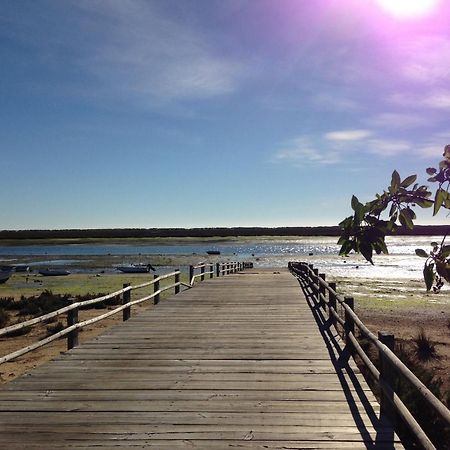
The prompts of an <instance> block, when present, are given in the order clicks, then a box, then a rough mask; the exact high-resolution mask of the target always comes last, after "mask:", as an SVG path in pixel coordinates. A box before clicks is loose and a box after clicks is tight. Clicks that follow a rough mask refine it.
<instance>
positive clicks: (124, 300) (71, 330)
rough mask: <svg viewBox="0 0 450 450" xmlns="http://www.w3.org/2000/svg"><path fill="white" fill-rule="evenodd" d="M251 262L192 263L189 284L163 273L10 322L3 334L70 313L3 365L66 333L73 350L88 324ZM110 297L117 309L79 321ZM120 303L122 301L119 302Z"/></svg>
mask: <svg viewBox="0 0 450 450" xmlns="http://www.w3.org/2000/svg"><path fill="white" fill-rule="evenodd" d="M251 266H252V264H251V263H243V262H226V263H217V264H216V271H214V265H213V264H206V263H202V264H199V265H196V266H190V268H189V283H184V282H182V281H180V270H178V269H177V270H175V271H174V272H171V273H167V274H164V275H155V276H154V278H153V279H152V280H150V281H147V282H145V283H142V284H138V285H135V286H131V285H130V284H128V283H126V284H124V285H123V288H122V289H120V290H118V291H115V292H112V293H111V294H108V295H104V296H102V297H97V298H93V299H91V300H85V301H82V302H75V301H74V302H72V304H70V305H68V306H65V307H64V308H60V309H58V310H55V311H52V312H50V313H48V314H44V315H42V316H39V317H35V318H34V319H30V320H26V321H24V322H20V323H18V324H15V325H10V326H8V327H5V328H1V329H0V337H2V336H7V335H8V334H11V333H14V332H17V331H19V330H23V329H24V328H28V327H31V326H34V325H37V324H40V323H43V322H47V321H49V320H50V319H53V318H55V317H58V316H61V315H63V314H65V315H66V316H67V326H66V327H65V328H64V329H63V330H61V331H59V332H57V333H55V334H53V335H51V336H48V337H46V338H44V339H42V340H40V341H38V342H35V343H33V344H31V345H28V346H27V347H23V348H21V349H19V350H16V351H15V352H12V353H9V354H8V355H5V356H3V357H0V364H3V363H6V362H8V361H11V360H13V359H15V358H18V357H19V356H22V355H25V354H26V353H29V352H31V351H33V350H36V349H38V348H40V347H43V346H44V345H47V344H50V343H51V342H53V341H55V340H57V339H60V338H62V337H64V336H67V348H68V349H69V350H70V349H71V348H73V347H76V346H77V345H78V334H79V331H80V330H81V329H82V328H84V327H86V326H88V325H92V324H94V323H96V322H99V321H101V320H103V319H106V318H108V317H111V316H113V315H114V314H117V313H119V312H121V311H122V318H123V320H124V321H125V320H128V319H129V318H130V317H131V307H132V306H134V305H137V304H139V303H143V302H146V301H149V300H151V299H153V303H154V304H155V305H157V304H158V303H159V301H160V296H161V293H163V292H165V291H167V290H170V289H174V290H175V294H178V293H179V292H180V289H181V287H182V286H183V287H185V288H188V289H190V288H192V287H193V286H194V282H195V280H196V279H197V278H200V280H201V281H203V280H204V279H205V276H206V275H209V276H210V278H213V276H214V274H216V276H224V275H227V274H230V273H236V272H238V271H241V270H243V269H244V268H249V267H251ZM206 268H209V269H210V270H208V271H206ZM198 270H200V273H197V274H195V272H196V271H198ZM171 278H173V283H171V284H169V285H168V286H164V287H161V286H160V282H161V281H163V280H166V279H171ZM152 285H153V293H152V294H150V295H146V296H144V297H141V298H139V299H137V300H133V301H131V292H132V291H134V290H139V289H143V288H145V287H149V286H152ZM111 299H117V300H120V303H121V305H120V306H117V307H116V308H114V309H112V310H110V311H108V312H106V313H104V314H101V315H99V316H96V317H93V318H91V319H88V320H84V321H82V322H80V321H79V320H78V312H79V310H80V309H82V308H85V307H87V306H90V305H96V304H99V303H102V302H105V301H107V300H111ZM118 303H119V302H118Z"/></svg>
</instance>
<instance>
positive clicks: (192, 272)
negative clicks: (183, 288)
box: [189, 266, 194, 284]
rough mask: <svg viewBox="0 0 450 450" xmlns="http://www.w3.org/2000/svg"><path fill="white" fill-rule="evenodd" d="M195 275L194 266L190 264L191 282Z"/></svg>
mask: <svg viewBox="0 0 450 450" xmlns="http://www.w3.org/2000/svg"><path fill="white" fill-rule="evenodd" d="M193 276H194V266H189V284H191V283H192V278H193Z"/></svg>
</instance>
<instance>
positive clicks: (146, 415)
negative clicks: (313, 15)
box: [0, 270, 402, 450]
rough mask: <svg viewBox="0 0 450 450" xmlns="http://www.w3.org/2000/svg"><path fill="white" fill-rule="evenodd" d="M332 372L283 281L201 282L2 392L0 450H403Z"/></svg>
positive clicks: (344, 377) (262, 276)
mask: <svg viewBox="0 0 450 450" xmlns="http://www.w3.org/2000/svg"><path fill="white" fill-rule="evenodd" d="M82 339H83V338H82V335H81V340H82ZM343 361H344V362H338V361H336V353H335V352H333V351H332V350H331V346H330V344H329V338H328V337H327V336H326V333H323V332H322V333H321V331H320V329H319V327H318V325H317V323H316V321H315V319H314V318H313V314H312V313H311V309H310V307H309V306H308V304H307V302H306V301H305V299H304V297H303V295H302V294H301V291H300V289H299V286H298V283H297V281H296V280H295V278H294V277H293V276H292V275H290V274H289V273H288V272H287V271H281V273H276V272H272V271H263V272H261V271H257V270H248V271H245V272H243V273H240V274H235V275H230V276H227V277H223V278H216V279H213V280H208V281H206V282H204V283H202V284H199V285H198V286H196V287H195V288H194V289H191V290H189V291H186V292H183V293H182V294H179V295H177V296H173V297H170V298H169V299H165V300H163V301H162V302H161V303H160V304H159V305H157V306H156V307H155V308H152V309H149V310H148V311H146V312H144V313H143V314H141V315H140V316H139V317H136V318H132V319H130V320H129V321H128V322H125V323H123V324H120V325H118V326H116V327H114V328H113V329H111V330H109V331H108V332H106V333H105V334H104V335H102V336H100V337H98V338H97V339H95V341H93V342H90V343H83V344H82V345H81V346H80V347H78V348H76V349H74V350H71V351H69V352H67V353H65V354H64V355H61V356H60V357H58V358H57V359H56V360H54V361H52V362H51V363H49V364H47V365H45V366H43V367H41V368H39V369H37V370H35V371H34V372H33V373H31V374H30V375H28V376H24V377H22V378H20V379H18V380H16V381H13V382H11V383H10V384H8V385H6V386H5V387H4V388H3V390H1V391H0V448H5V449H17V448H23V449H30V448H68V447H77V448H94V447H96V446H98V447H102V448H116V447H121V448H132V447H134V448H136V447H140V448H170V449H176V448H202V449H211V450H215V449H225V448H251V449H285V448H288V449H299V448H308V449H310V448H330V449H341V448H352V449H367V448H386V449H388V448H389V449H392V448H402V447H401V445H400V444H398V443H396V444H393V433H392V430H391V428H390V427H389V426H388V425H387V424H385V423H384V422H383V421H381V422H380V421H379V419H378V411H379V406H378V404H377V403H376V401H375V399H374V397H373V395H372V393H371V391H370V390H369V388H368V387H367V385H366V383H365V382H364V380H363V379H362V377H361V375H360V374H359V373H358V372H357V370H356V369H355V368H354V365H352V368H349V367H348V366H347V365H346V363H345V358H343Z"/></svg>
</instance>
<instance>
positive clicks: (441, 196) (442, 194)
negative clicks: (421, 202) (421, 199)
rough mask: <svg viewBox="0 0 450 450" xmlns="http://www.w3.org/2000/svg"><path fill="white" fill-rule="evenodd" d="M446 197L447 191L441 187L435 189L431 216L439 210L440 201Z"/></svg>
mask: <svg viewBox="0 0 450 450" xmlns="http://www.w3.org/2000/svg"><path fill="white" fill-rule="evenodd" d="M446 198H447V192H446V191H444V190H443V189H441V188H439V189H438V190H437V191H436V195H435V196H434V209H433V216H435V215H436V214H437V213H438V212H439V210H440V209H441V206H442V203H443V202H444V201H445V199H446Z"/></svg>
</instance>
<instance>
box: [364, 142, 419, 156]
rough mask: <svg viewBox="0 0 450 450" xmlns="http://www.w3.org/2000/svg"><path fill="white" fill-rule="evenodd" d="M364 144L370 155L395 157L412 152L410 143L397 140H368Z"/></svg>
mask: <svg viewBox="0 0 450 450" xmlns="http://www.w3.org/2000/svg"><path fill="white" fill-rule="evenodd" d="M366 144H367V147H366V148H367V150H368V151H369V152H370V153H374V154H376V155H380V156H395V155H398V154H401V153H405V152H410V151H412V150H413V146H412V144H411V143H410V142H408V141H404V140H397V139H370V140H368V141H367V143H366Z"/></svg>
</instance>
